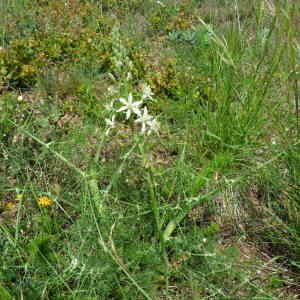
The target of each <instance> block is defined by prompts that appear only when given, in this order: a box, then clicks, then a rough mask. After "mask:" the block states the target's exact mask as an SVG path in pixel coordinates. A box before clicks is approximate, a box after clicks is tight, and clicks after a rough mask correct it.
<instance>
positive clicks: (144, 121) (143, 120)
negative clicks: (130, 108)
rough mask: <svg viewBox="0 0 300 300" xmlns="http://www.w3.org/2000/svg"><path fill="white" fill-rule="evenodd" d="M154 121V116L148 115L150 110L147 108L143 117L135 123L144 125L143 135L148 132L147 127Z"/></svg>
mask: <svg viewBox="0 0 300 300" xmlns="http://www.w3.org/2000/svg"><path fill="white" fill-rule="evenodd" d="M151 120H152V116H150V115H148V110H147V107H146V106H145V107H144V112H143V114H142V115H140V116H139V118H138V119H136V120H135V121H134V122H135V123H141V124H142V129H141V133H144V132H145V131H146V125H147V124H148V123H149V122H150V121H151Z"/></svg>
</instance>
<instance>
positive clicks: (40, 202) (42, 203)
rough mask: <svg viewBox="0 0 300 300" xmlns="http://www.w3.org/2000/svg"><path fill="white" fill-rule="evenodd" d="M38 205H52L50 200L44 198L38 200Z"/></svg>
mask: <svg viewBox="0 0 300 300" xmlns="http://www.w3.org/2000/svg"><path fill="white" fill-rule="evenodd" d="M38 204H39V205H40V206H49V205H51V204H52V200H51V199H49V198H48V197H46V196H41V197H39V198H38Z"/></svg>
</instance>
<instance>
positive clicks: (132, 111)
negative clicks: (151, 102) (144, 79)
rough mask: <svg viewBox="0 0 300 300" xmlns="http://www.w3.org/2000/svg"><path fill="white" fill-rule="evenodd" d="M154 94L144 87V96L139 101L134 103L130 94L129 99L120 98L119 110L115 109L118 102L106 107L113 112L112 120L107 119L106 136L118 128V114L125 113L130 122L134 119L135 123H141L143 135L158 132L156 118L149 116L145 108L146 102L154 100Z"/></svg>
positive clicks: (112, 102)
mask: <svg viewBox="0 0 300 300" xmlns="http://www.w3.org/2000/svg"><path fill="white" fill-rule="evenodd" d="M152 96H153V93H152V91H151V88H150V87H149V86H147V85H144V89H143V94H142V96H141V99H140V100H139V101H134V99H133V95H132V93H129V95H128V97H127V99H125V98H122V97H120V98H119V101H118V102H119V104H121V106H119V108H115V104H116V102H117V101H116V100H112V101H111V102H110V103H109V104H107V105H106V109H107V110H108V111H110V112H113V115H112V117H111V119H105V122H106V125H107V129H106V135H108V134H109V132H110V130H111V129H113V128H116V114H117V113H124V114H125V119H126V120H129V119H130V118H131V117H132V119H134V123H139V124H140V125H141V133H142V134H144V133H147V134H148V135H149V134H151V133H152V132H157V130H158V126H159V124H158V122H157V120H156V118H155V117H153V116H151V115H150V114H148V108H147V106H144V107H143V105H144V100H146V99H152Z"/></svg>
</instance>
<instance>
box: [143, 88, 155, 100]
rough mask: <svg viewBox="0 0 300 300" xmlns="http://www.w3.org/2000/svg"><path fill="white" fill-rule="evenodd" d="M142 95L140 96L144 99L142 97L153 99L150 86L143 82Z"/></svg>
mask: <svg viewBox="0 0 300 300" xmlns="http://www.w3.org/2000/svg"><path fill="white" fill-rule="evenodd" d="M142 87H143V96H142V99H143V100H144V99H147V98H148V99H151V100H153V98H152V96H153V95H154V93H152V90H151V88H150V86H149V85H147V84H143V86H142Z"/></svg>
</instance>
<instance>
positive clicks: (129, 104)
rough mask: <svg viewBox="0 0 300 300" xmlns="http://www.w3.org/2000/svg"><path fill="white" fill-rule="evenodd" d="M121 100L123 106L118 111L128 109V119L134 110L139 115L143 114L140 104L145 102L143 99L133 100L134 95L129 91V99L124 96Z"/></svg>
mask: <svg viewBox="0 0 300 300" xmlns="http://www.w3.org/2000/svg"><path fill="white" fill-rule="evenodd" d="M119 100H120V102H122V104H123V106H122V107H121V108H119V109H118V112H120V111H126V119H127V120H128V119H129V118H130V115H131V113H132V112H133V113H135V114H137V115H138V116H140V115H141V111H140V106H141V105H142V104H143V101H136V102H133V97H132V94H131V93H129V95H128V100H126V99H124V98H120V99H119Z"/></svg>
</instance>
